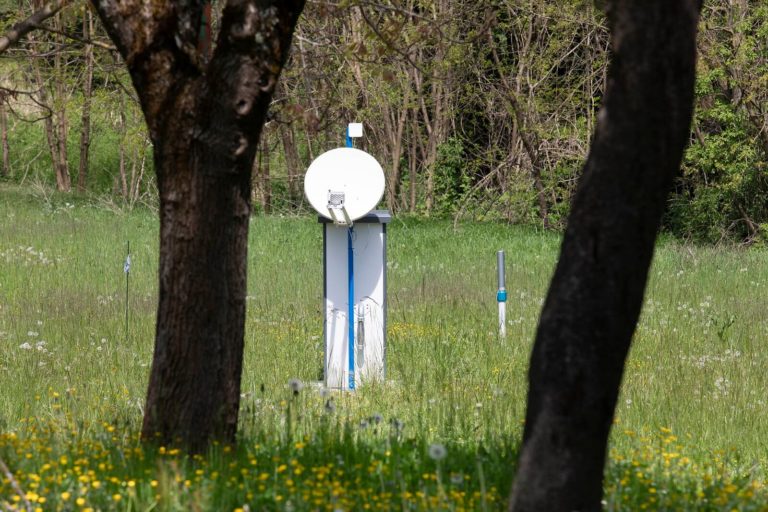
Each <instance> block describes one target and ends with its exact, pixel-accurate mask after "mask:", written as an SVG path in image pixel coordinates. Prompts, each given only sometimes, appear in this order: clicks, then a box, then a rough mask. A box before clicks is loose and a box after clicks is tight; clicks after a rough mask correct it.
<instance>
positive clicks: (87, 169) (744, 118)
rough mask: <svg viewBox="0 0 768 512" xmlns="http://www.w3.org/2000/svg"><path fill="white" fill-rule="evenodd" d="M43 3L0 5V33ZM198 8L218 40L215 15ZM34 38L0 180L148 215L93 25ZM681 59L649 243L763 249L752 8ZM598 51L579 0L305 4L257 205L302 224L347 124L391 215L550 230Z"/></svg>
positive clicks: (6, 100) (564, 204)
mask: <svg viewBox="0 0 768 512" xmlns="http://www.w3.org/2000/svg"><path fill="white" fill-rule="evenodd" d="M42 5H43V4H42V2H40V0H35V1H33V2H30V3H27V2H8V1H3V2H0V19H1V20H2V21H1V23H2V24H3V25H4V26H3V27H2V29H3V31H5V29H7V28H8V27H10V26H11V25H12V24H13V23H14V22H16V21H18V20H19V19H23V18H25V17H26V16H29V14H30V13H31V12H33V11H34V10H36V9H39V8H40V7H42ZM213 7H214V9H213V10H214V13H213V24H214V28H215V26H216V24H217V23H218V20H219V19H220V15H221V12H220V11H221V9H222V5H220V4H219V3H216V4H214V6H213ZM41 26H44V27H46V29H45V30H43V31H36V32H34V33H31V34H30V35H29V36H28V37H27V38H25V39H24V40H23V41H22V43H21V44H20V45H17V46H15V47H14V48H12V49H10V50H9V51H7V52H5V53H4V54H3V55H2V60H0V83H1V84H2V86H3V90H2V92H0V131H1V133H0V135H1V136H2V144H0V146H1V147H2V172H3V174H4V175H5V176H7V177H8V178H9V179H13V180H17V181H20V182H25V183H28V182H30V181H32V182H35V181H41V182H45V183H51V184H54V183H55V185H56V187H57V188H58V189H59V190H70V189H73V188H74V189H77V190H79V191H81V192H82V191H85V190H89V191H92V192H95V193H98V194H101V195H102V197H105V196H108V197H111V198H116V199H120V200H122V201H124V202H126V203H127V204H134V203H136V202H138V201H145V202H150V203H151V202H152V201H153V200H154V198H155V196H156V194H155V183H154V172H153V169H152V165H153V164H152V159H151V158H150V157H149V155H150V153H149V150H150V149H151V144H150V141H149V137H148V136H147V134H146V130H145V128H144V123H143V120H142V117H141V110H140V108H139V105H138V101H137V98H136V97H135V93H133V92H132V89H131V88H130V79H129V77H128V75H127V72H126V71H125V66H124V64H123V63H122V62H121V61H120V57H119V54H118V52H117V51H116V50H115V49H114V48H113V47H112V43H111V42H110V40H109V38H108V37H107V36H106V33H105V32H104V30H103V28H102V27H101V26H100V23H99V22H98V20H96V21H95V22H94V16H93V13H92V12H91V9H90V7H88V6H87V5H86V4H85V3H82V2H75V3H73V4H72V5H69V6H67V7H66V8H64V9H62V11H61V12H59V13H58V14H57V15H56V16H54V17H52V18H51V19H50V20H48V21H47V22H46V23H45V24H41ZM89 43H92V44H89ZM698 46H699V48H698V49H699V65H698V67H699V75H698V80H697V88H696V107H697V108H696V114H695V119H694V125H693V129H692V133H691V144H690V147H689V149H688V150H687V152H686V154H685V157H684V162H683V170H682V174H681V176H679V178H678V179H677V181H676V184H675V189H674V193H673V195H672V199H671V205H670V208H669V210H668V212H667V214H666V216H665V219H664V227H665V228H666V229H667V230H668V231H671V232H672V233H674V234H675V235H678V236H680V237H684V238H689V239H693V240H696V241H706V242H718V241H723V240H735V241H739V242H746V243H754V242H759V243H765V241H766V237H767V236H768V204H767V203H766V201H765V200H764V199H763V198H764V197H765V196H766V193H768V6H766V5H765V4H764V3H763V2H759V1H752V0H715V1H712V2H708V3H707V4H706V5H705V6H704V9H703V12H702V22H701V27H700V36H699V40H698ZM607 50H608V29H607V23H606V20H605V15H604V13H603V11H602V9H600V8H596V7H595V5H594V3H593V1H592V0H575V1H573V2H554V1H545V2H536V1H533V0H482V1H480V2H472V3H466V2H461V1H459V2H456V1H449V0H391V1H379V2H367V1H345V2H339V3H330V2H313V3H311V4H309V5H307V6H306V8H305V10H304V15H303V17H302V18H301V20H300V22H299V26H298V28H297V31H296V37H295V44H294V45H293V47H292V50H291V56H290V60H289V62H288V65H287V67H286V69H285V71H284V73H283V75H282V78H281V80H280V83H279V84H278V89H277V91H276V93H275V95H274V98H273V103H272V106H271V109H270V114H269V118H268V121H267V123H266V125H265V128H264V133H263V136H262V140H261V143H260V147H259V150H258V154H257V158H256V162H255V164H254V165H255V168H254V183H253V185H254V187H253V195H254V197H253V199H254V202H255V203H256V204H257V206H258V209H260V210H261V211H263V212H267V213H269V212H272V211H278V212H281V213H289V212H295V211H306V210H307V205H306V204H305V202H304V199H303V192H302V187H301V185H302V177H303V172H304V170H305V169H306V168H307V166H308V165H309V163H310V162H311V160H312V159H313V158H314V157H315V156H317V155H318V154H319V153H321V152H323V151H324V150H326V149H328V148H331V147H334V146H337V145H341V144H342V142H343V130H344V126H345V125H346V123H347V122H349V121H353V120H357V121H362V122H364V123H365V125H366V130H367V131H366V137H365V139H364V140H363V142H362V144H363V145H364V148H365V149H366V150H367V151H369V152H371V153H372V154H374V155H375V156H376V157H377V158H378V159H379V161H380V162H381V163H382V165H383V166H384V168H385V172H386V174H387V184H388V186H387V191H386V195H385V202H386V206H387V207H388V208H390V209H392V210H393V211H395V212H396V213H405V212H408V213H413V214H420V215H430V216H441V217H450V218H453V219H455V220H457V221H458V220H461V219H469V218H471V219H478V220H486V219H491V220H504V221H507V222H511V223H524V224H532V225H538V226H544V227H554V228H560V227H562V226H563V225H564V222H565V218H566V216H567V214H568V211H569V205H570V200H571V196H572V194H573V191H574V187H575V183H576V180H577V178H578V175H579V172H580V169H581V162H583V161H584V158H585V157H586V154H587V148H588V147H589V143H590V137H591V134H592V133H593V129H594V126H595V123H596V116H597V112H598V109H599V107H600V105H601V100H602V95H603V92H604V88H605V77H606V72H607V62H608V58H609V55H608V51H607Z"/></svg>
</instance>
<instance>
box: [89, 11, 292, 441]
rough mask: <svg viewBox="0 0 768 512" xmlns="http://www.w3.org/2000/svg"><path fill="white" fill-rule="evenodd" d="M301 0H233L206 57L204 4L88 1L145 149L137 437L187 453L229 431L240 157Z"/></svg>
mask: <svg viewBox="0 0 768 512" xmlns="http://www.w3.org/2000/svg"><path fill="white" fill-rule="evenodd" d="M303 4H304V2H303V0H288V1H279V0H230V1H229V2H228V3H227V5H226V7H225V8H224V12H223V15H222V18H221V24H220V26H221V30H220V32H219V35H218V40H217V44H216V48H215V49H214V51H213V55H212V56H211V58H210V62H207V59H205V56H204V55H201V54H200V50H199V48H198V43H199V28H200V24H201V19H202V14H203V9H204V2H202V1H194V0H192V1H189V2H150V1H149V0H122V1H116V0H105V1H100V2H94V7H95V8H96V9H97V11H98V12H99V16H100V17H101V19H102V21H103V22H104V25H105V27H106V29H107V31H108V32H109V34H110V37H111V38H112V40H113V41H114V42H115V43H116V45H117V47H118V48H119V50H120V52H121V54H122V55H123V57H124V58H125V61H126V63H127V64H128V68H129V70H130V73H131V77H132V80H133V83H134V86H135V88H136V90H137V92H138V94H139V97H140V100H141V105H142V110H143V111H144V115H145V118H146V121H147V125H148V127H149V133H150V136H151V138H152V141H153V143H154V148H155V154H154V158H155V168H156V172H157V181H158V188H159V192H160V268H159V277H160V296H159V304H158V313H157V331H156V340H155V352H154V359H153V362H152V370H151V376H150V382H149V389H148V392H147V405H146V412H145V416H144V424H143V436H144V437H145V438H150V439H155V440H157V441H158V442H163V443H168V442H171V443H173V442H176V443H181V444H182V445H184V446H186V447H187V448H189V449H190V450H191V451H200V450H203V449H205V447H206V446H207V444H208V443H209V441H210V440H211V439H214V438H215V439H219V440H223V441H225V442H231V441H233V440H234V435H235V431H236V428H237V417H238V410H239V403H240V375H241V369H242V356H243V335H244V327H245V292H246V263H247V261H246V249H247V239H248V220H249V215H250V212H251V205H250V193H251V189H250V187H251V185H250V184H251V168H252V164H253V158H254V155H255V152H256V148H257V145H258V140H259V135H260V132H261V128H262V125H263V123H264V120H265V116H266V112H267V108H268V106H269V102H270V99H271V96H272V93H273V91H274V89H275V84H276V81H277V79H278V77H279V74H280V71H281V70H282V66H283V64H284V62H285V60H286V58H287V54H288V50H289V46H290V42H291V37H292V34H293V30H294V27H295V24H296V21H297V19H298V16H299V14H300V12H301V10H302V7H303Z"/></svg>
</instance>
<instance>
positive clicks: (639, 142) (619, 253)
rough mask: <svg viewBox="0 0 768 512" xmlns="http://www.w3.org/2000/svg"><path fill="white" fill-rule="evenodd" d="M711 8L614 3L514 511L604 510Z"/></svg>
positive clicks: (541, 341)
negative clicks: (607, 476)
mask: <svg viewBox="0 0 768 512" xmlns="http://www.w3.org/2000/svg"><path fill="white" fill-rule="evenodd" d="M700 8H701V6H700V4H699V3H698V2H697V0H644V1H641V2H639V1H636V0H615V1H613V2H610V3H609V23H610V26H611V31H612V45H613V62H612V64H611V67H610V71H609V76H608V85H607V92H606V96H605V103H604V106H603V109H602V111H601V112H600V114H599V116H598V123H597V129H596V133H595V137H594V139H593V142H592V147H591V149H590V153H589V157H588V159H587V163H586V165H585V168H584V174H583V176H582V178H581V182H580V184H579V188H578V191H577V193H576V196H575V197H574V200H573V206H572V210H571V215H570V217H569V220H568V227H567V230H566V233H565V237H564V240H563V244H562V248H561V252H560V259H559V260H558V265H557V269H556V271H555V275H554V277H553V279H552V284H551V285H550V289H549V293H548V295H547V299H546V302H545V304H544V308H543V311H542V314H541V320H540V323H539V328H538V332H537V335H536V342H535V345H534V349H533V354H532V357H531V365H530V373H529V393H528V409H527V414H526V423H525V432H524V435H523V446H522V451H521V455H520V462H519V466H518V472H517V478H516V480H515V484H514V489H513V492H512V499H511V504H510V510H512V511H514V512H521V511H542V510H547V511H555V512H557V511H563V512H565V511H568V512H570V511H573V510H579V511H597V510H600V508H601V506H600V499H601V496H602V480H603V468H604V463H605V456H606V444H607V439H608V434H609V431H610V428H611V423H612V420H613V415H614V408H615V405H616V399H617V396H618V392H619V387H620V385H621V378H622V374H623V371H624V361H625V358H626V355H627V352H628V350H629V347H630V342H631V339H632V334H633V332H634V330H635V325H636V323H637V319H638V316H639V314H640V309H641V306H642V301H643V294H644V291H645V285H646V280H647V274H648V267H649V265H650V263H651V258H652V255H653V249H654V243H655V240H656V232H657V230H658V227H659V224H660V221H661V215H662V212H663V210H664V207H665V205H666V200H667V193H668V191H669V189H670V187H671V184H672V182H673V178H674V176H675V174H676V173H677V172H678V169H679V166H680V161H681V159H682V154H683V149H684V147H685V145H686V142H687V141H688V137H689V133H690V122H691V115H692V110H693V86H694V76H695V58H696V44H695V39H696V25H697V21H698V13H699V10H700Z"/></svg>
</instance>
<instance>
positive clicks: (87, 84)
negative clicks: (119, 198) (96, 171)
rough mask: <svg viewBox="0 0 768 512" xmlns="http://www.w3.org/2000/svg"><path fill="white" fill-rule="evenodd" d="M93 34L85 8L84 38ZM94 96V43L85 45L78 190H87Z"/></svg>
mask: <svg viewBox="0 0 768 512" xmlns="http://www.w3.org/2000/svg"><path fill="white" fill-rule="evenodd" d="M92 34H93V14H91V10H90V9H85V14H84V16H83V39H85V40H86V41H89V40H90V39H91V37H92ZM92 96H93V45H91V44H86V45H85V79H84V84H83V116H82V126H81V128H80V167H79V170H78V173H77V191H78V192H85V187H86V183H87V179H88V163H89V155H90V148H91V98H92Z"/></svg>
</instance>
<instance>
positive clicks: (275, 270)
mask: <svg viewBox="0 0 768 512" xmlns="http://www.w3.org/2000/svg"><path fill="white" fill-rule="evenodd" d="M0 187H2V188H0V390H1V391H0V426H1V427H2V431H5V432H6V433H7V434H6V437H5V438H4V440H3V439H0V458H3V459H4V460H6V462H7V463H8V464H9V467H11V469H12V471H16V472H17V473H16V474H17V475H19V476H18V478H19V485H28V484H29V475H30V474H34V475H38V476H39V475H40V472H41V471H40V470H41V467H42V466H43V465H45V464H50V465H51V468H49V469H48V470H47V471H48V472H49V473H50V474H52V475H57V476H56V477H55V478H53V479H52V480H51V482H49V483H47V484H45V485H39V486H38V487H37V489H41V490H42V489H45V490H46V492H47V493H48V494H47V495H46V496H47V498H45V499H46V502H45V503H43V508H44V509H45V510H48V509H49V507H50V509H52V510H55V509H61V510H68V509H69V508H68V507H70V506H72V507H74V508H77V506H76V505H77V504H76V502H75V501H74V500H75V499H76V497H77V496H81V497H83V499H84V500H85V501H84V505H83V507H86V506H91V507H93V508H95V509H99V508H100V509H121V510H122V509H123V508H124V507H128V504H129V503H130V507H132V508H131V510H134V509H141V510H144V509H148V507H152V506H155V507H157V508H159V509H163V510H176V509H178V510H182V509H185V507H188V506H189V504H190V503H193V502H199V503H200V504H201V507H202V509H211V510H214V509H216V510H219V509H227V508H230V509H233V508H237V507H240V506H242V504H244V503H250V505H251V507H252V510H256V509H259V508H263V507H266V508H277V509H282V508H298V509H302V510H303V509H307V510H312V509H314V508H313V507H318V508H323V509H326V508H327V509H329V510H333V509H334V507H337V508H341V509H351V508H362V507H363V505H364V504H365V503H370V504H374V502H375V503H377V504H378V505H377V506H378V507H379V508H380V509H390V508H397V509H423V508H427V509H446V508H454V509H461V508H464V509H475V508H477V509H480V508H484V507H485V508H492V509H495V508H498V507H501V506H503V501H504V498H503V496H504V495H505V494H506V492H507V490H508V487H509V484H510V482H511V480H512V477H513V473H514V460H515V450H516V446H517V443H518V442H519V438H520V434H521V432H522V421H523V418H524V412H525V395H526V386H527V382H526V370H527V359H528V355H529V352H530V348H531V343H532V339H533V337H534V334H535V328H536V322H537V318H538V314H539V310H540V307H541V303H542V301H543V297H544V295H545V293H546V288H547V285H548V282H549V278H550V276H551V273H552V270H553V268H554V264H555V262H556V258H557V251H558V246H559V237H558V236H556V235H554V234H552V233H540V232H535V231H532V230H529V229H521V228H514V227H509V226H504V225H497V224H466V225H462V226H460V228H459V229H458V230H456V231H454V230H453V229H452V227H451V226H450V225H449V224H448V223H444V222H437V221H423V220H418V219H413V218H396V219H395V220H394V221H393V223H392V224H391V225H390V227H389V230H388V233H389V240H388V242H389V246H388V256H389V262H388V270H387V271H388V286H389V289H388V296H389V320H388V325H389V330H388V344H389V345H388V349H387V356H388V361H387V368H388V376H387V377H388V378H387V382H386V383H384V384H381V385H369V386H364V387H362V388H361V389H360V390H359V391H357V392H356V393H354V394H327V393H326V392H324V391H322V390H321V389H320V388H319V387H315V386H313V385H311V384H310V383H312V382H313V381H316V380H317V378H318V374H319V371H320V369H321V368H322V352H323V351H322V345H321V343H322V313H321V309H322V304H321V301H322V279H323V278H322V268H321V265H322V239H321V229H320V227H319V225H318V224H317V223H316V221H315V219H314V218H313V217H294V218H278V217H255V218H253V220H252V226H251V240H250V244H249V269H248V270H249V284H248V290H249V292H248V316H247V326H246V353H245V366H244V375H243V385H242V393H243V399H242V411H241V429H240V432H241V434H240V435H241V443H240V444H239V445H238V447H237V448H236V449H235V450H234V451H233V452H232V453H225V452H224V448H223V447H219V448H217V449H214V450H213V452H212V453H211V454H210V456H208V457H206V458H202V459H200V460H188V459H185V458H183V457H181V456H180V455H173V454H171V455H169V451H170V450H172V447H162V452H161V451H158V450H160V448H159V447H154V448H146V447H141V446H140V445H139V444H138V442H137V440H136V432H137V431H138V429H139V425H140V420H141V415H142V408H143V399H144V393H145V390H146V385H147V378H148V372H149V364H150V363H151V355H152V345H153V335H154V316H155V303H156V294H157V287H156V265H157V238H158V226H157V219H156V217H155V216H154V215H153V214H152V213H151V212H147V211H142V210H140V209H138V210H134V211H133V212H130V213H127V212H125V213H120V212H114V211H105V210H104V209H102V208H101V207H100V206H99V205H98V204H91V203H89V202H87V201H85V200H83V199H80V200H73V199H72V198H70V197H69V196H57V195H54V196H52V197H49V198H48V199H47V200H46V201H41V200H40V199H39V198H37V197H34V196H33V195H30V194H28V193H27V192H25V191H24V190H22V189H19V188H15V187H11V186H7V185H6V186H2V185H0ZM128 241H130V245H131V252H132V260H133V266H132V272H131V275H130V283H129V284H130V287H129V296H128V310H129V324H128V330H127V331H126V329H125V316H124V315H125V309H124V308H125V304H126V303H125V284H126V283H125V275H124V274H123V272H122V263H123V260H124V258H125V249H126V244H127V242H128ZM498 249H504V250H505V251H506V253H507V255H508V263H509V266H508V269H507V276H508V278H507V279H508V283H507V288H508V290H509V297H510V298H509V302H508V315H507V317H508V320H509V326H508V329H507V337H506V339H500V338H499V337H498V336H497V333H496V327H495V325H496V304H495V278H496V269H495V252H496V251H497V250H498ZM766 255H767V253H766V252H765V251H764V250H755V249H751V250H744V249H738V248H726V247H719V248H711V247H694V246H688V245H681V244H678V243H676V242H674V241H665V242H663V243H661V245H660V246H659V248H658V250H657V255H656V259H655V261H654V265H653V268H652V270H651V281H650V284H649V289H648V293H647V296H646V306H645V308H644V312H643V315H642V318H641V321H640V324H639V326H638V330H637V333H636V335H635V341H634V345H633V349H632V352H631V354H630V357H629V360H628V361H627V368H626V373H625V380H624V385H623V389H622V394H621V397H620V401H619V406H618V409H617V418H616V425H615V428H614V431H613V435H612V439H611V461H610V464H609V469H608V471H607V473H606V475H607V477H606V508H607V509H612V510H616V509H622V508H625V509H639V508H643V507H646V508H651V509H660V508H661V509H664V508H668V509H690V510H700V509H706V510H730V509H731V508H733V506H737V508H740V509H748V508H750V507H752V508H753V509H755V510H760V509H761V507H766V506H768V495H766V493H765V491H764V490H763V487H762V486H763V484H764V482H765V478H766V476H765V468H766V455H767V450H766V448H765V442H764V440H765V439H766V438H768V421H766V420H765V418H766V417H768V405H767V404H766V401H768V399H766V398H765V391H764V390H765V389H767V388H768V386H767V384H768V382H766V380H767V378H766V375H765V373H766V372H765V371H764V368H765V367H766V362H767V361H766V355H765V351H763V350H761V349H762V346H763V340H765V339H766V334H768V319H766V315H765V311H766V310H767V309H768V308H767V306H768V300H767V299H766V295H767V289H766V287H767V286H768V261H767V260H766ZM290 379H300V380H301V381H303V382H304V383H305V386H304V388H303V389H302V391H301V392H300V393H299V395H298V396H294V395H293V394H292V393H291V392H290V391H289V390H288V389H287V383H288V381H289V380H290ZM9 436H10V437H9ZM433 444H437V445H443V446H446V447H447V452H448V454H447V457H446V458H445V459H444V460H434V459H433V458H430V457H429V453H428V452H429V446H430V445H433ZM46 447H47V448H48V449H49V452H48V453H46ZM297 447H298V448H297ZM226 450H229V448H227V449H226ZM79 452H82V453H83V454H85V455H84V456H86V458H88V457H87V456H88V454H91V455H93V454H96V453H98V454H101V455H100V456H99V457H100V458H99V461H101V462H96V461H94V460H91V461H90V462H89V463H88V464H81V470H82V471H85V470H84V469H82V468H85V467H89V468H91V469H92V470H93V471H94V475H91V476H90V477H89V478H90V480H91V483H89V482H80V481H79V480H78V478H79V476H78V475H77V474H76V472H75V471H74V469H73V464H72V463H71V460H73V459H77V458H78V453H79ZM25 453H30V455H31V456H30V457H29V458H27V457H26V455H25ZM61 457H68V463H67V464H59V463H58V462H56V461H57V460H59V459H60V458H61ZM251 459H254V460H256V461H257V462H256V463H255V464H252V463H251V462H250V461H251ZM89 460H90V459H89ZM51 461H53V463H52V462H51ZM104 461H106V462H104ZM291 461H294V462H291ZM377 461H378V462H377ZM54 463H55V464H54ZM99 463H102V464H105V466H104V467H105V468H109V466H112V469H111V470H110V469H104V470H101V469H99V466H98V464H99ZM297 464H298V465H301V466H302V468H303V469H302V470H301V471H299V474H295V473H293V476H292V477H291V478H290V480H291V482H293V485H288V484H287V481H288V480H289V478H287V475H290V474H291V471H293V470H295V469H296V465H297ZM327 464H331V465H332V466H333V467H332V468H330V469H329V468H327V467H326V466H327ZM372 464H373V466H371V465H372ZM282 465H285V466H286V468H284V469H282V470H280V471H278V469H279V468H280V467H281V466H282ZM356 466H359V467H356ZM374 466H375V467H374ZM321 467H326V469H323V470H320V469H318V468H321ZM342 467H343V468H345V469H342V474H340V475H338V474H337V473H336V471H337V470H339V469H340V468H342ZM371 467H373V469H370V468H371ZM248 468H251V469H250V470H249V471H250V472H248V471H246V472H245V473H243V472H242V470H243V469H248ZM82 471H81V472H82ZM254 471H255V473H254ZM327 471H328V472H330V473H329V474H330V477H329V476H328V475H326V476H325V477H324V479H321V480H317V478H316V477H317V475H318V472H320V473H324V472H327ZM214 472H215V473H217V476H216V478H214V477H213V476H212V475H213V473H214ZM84 474H87V472H86V473H84ZM261 474H267V475H268V477H267V478H265V479H264V480H262V481H259V475H261ZM638 474H640V475H641V476H638ZM98 475H111V476H103V477H99V476H98ZM222 475H227V476H226V478H225V479H224V480H218V479H219V478H224V477H223V476H222ZM302 475H304V476H303V477H302ZM308 475H314V476H313V477H312V479H308V478H309V477H308ZM94 478H102V480H103V481H104V482H102V484H103V485H100V486H99V487H98V488H95V489H94V488H93V486H92V485H91V484H92V481H93V479H94ZM109 478H113V479H116V480H117V483H115V482H114V481H112V480H109ZM227 478H228V479H230V480H227ZM57 479H58V480H57ZM164 479H165V480H164ZM178 479H181V480H180V482H179V481H176V480H178ZM6 480H8V479H6ZM33 480H34V479H33ZM131 481H134V484H133V486H130V485H129V484H128V483H129V482H131ZM153 481H154V482H155V486H153V485H152V482H153ZM186 481H189V485H186V483H185V482H186ZM334 481H335V482H337V484H338V485H339V486H342V487H344V489H345V491H344V492H343V493H340V494H339V496H342V495H343V496H345V497H346V499H347V501H343V500H342V499H341V498H340V497H339V496H337V498H338V499H336V498H333V493H332V489H333V485H334V484H333V483H332V482H334ZM68 482H69V483H68ZM110 482H111V483H110ZM162 482H165V483H162ZM226 482H229V487H228V484H227V483H226ZM318 482H319V483H318ZM10 485H11V484H10V481H7V482H3V483H2V484H1V485H0V503H2V501H3V497H2V495H3V493H5V494H6V495H7V497H6V501H7V503H9V504H10V505H13V506H21V505H23V500H21V498H18V501H16V502H14V501H13V498H12V496H13V494H14V491H12V490H11V487H10ZM222 486H223V487H222ZM240 486H242V488H241V487H240ZM261 487H263V489H261ZM26 489H28V488H25V492H29V491H27V490H26ZM318 489H320V491H318ZM360 489H363V490H365V489H367V491H365V493H363V494H361V493H360V492H359V490H360ZM83 491H85V492H83ZM34 492H37V491H34ZM313 492H319V493H320V494H317V495H316V496H315V495H313V494H312V493H313ZM62 493H69V495H68V496H67V499H66V500H64V499H63V498H62ZM323 493H324V494H323ZM366 493H367V494H366ZM419 493H421V495H419ZM461 493H464V495H463V496H462V495H461ZM37 494H39V495H41V496H42V494H41V493H37ZM115 495H120V496H121V498H120V499H119V500H117V501H116V500H115V499H113V498H114V496H115ZM305 495H306V496H305ZM17 496H18V494H17ZM249 496H250V497H249ZM277 496H281V498H280V499H279V500H278V499H277ZM373 496H375V497H376V499H375V500H374V498H373ZM38 497H39V496H38ZM195 500H197V501H195ZM313 500H319V503H315V502H314V501H313ZM287 502H290V506H288V505H286V503H287ZM46 503H47V505H46ZM153 503H154V505H152V504H153ZM313 503H314V504H313ZM687 504H690V505H687ZM734 504H735V505H734ZM684 505H685V506H684ZM329 507H330V508H329ZM686 507H687V508H686ZM729 507H730V508H729ZM81 508H82V507H81ZM374 508H375V507H374Z"/></svg>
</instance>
